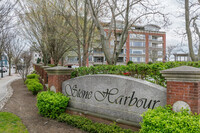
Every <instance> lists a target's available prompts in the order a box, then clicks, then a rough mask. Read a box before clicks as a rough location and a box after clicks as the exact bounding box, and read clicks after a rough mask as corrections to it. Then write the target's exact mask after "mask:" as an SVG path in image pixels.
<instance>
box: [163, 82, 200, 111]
mask: <svg viewBox="0 0 200 133" xmlns="http://www.w3.org/2000/svg"><path fill="white" fill-rule="evenodd" d="M176 101H184V102H186V103H188V104H189V106H190V107H191V111H192V112H193V113H194V112H197V113H200V108H199V107H200V106H199V105H200V82H177V81H168V82H167V104H168V105H173V104H174V103H175V102H176Z"/></svg>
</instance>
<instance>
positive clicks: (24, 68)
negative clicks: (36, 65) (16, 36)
mask: <svg viewBox="0 0 200 133" xmlns="http://www.w3.org/2000/svg"><path fill="white" fill-rule="evenodd" d="M20 58H21V62H20V63H18V70H19V74H20V75H21V77H22V79H23V81H25V80H26V77H27V75H28V74H29V73H30V69H31V58H32V55H31V52H30V51H23V53H22V54H21V55H20Z"/></svg>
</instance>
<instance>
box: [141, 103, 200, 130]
mask: <svg viewBox="0 0 200 133" xmlns="http://www.w3.org/2000/svg"><path fill="white" fill-rule="evenodd" d="M142 117H143V122H142V123H141V130H140V132H141V133H200V115H196V114H195V115H193V114H190V113H188V111H187V110H183V111H182V112H173V111H172V108H171V107H169V106H168V107H167V106H166V107H158V108H156V109H153V110H151V109H149V110H148V111H146V112H145V113H144V114H142Z"/></svg>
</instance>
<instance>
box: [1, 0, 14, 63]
mask: <svg viewBox="0 0 200 133" xmlns="http://www.w3.org/2000/svg"><path fill="white" fill-rule="evenodd" d="M15 5H16V1H13V3H12V2H11V1H10V0H0V60H1V55H2V54H3V47H4V44H3V42H4V40H5V34H4V33H5V32H6V30H8V29H9V28H11V27H12V26H11V24H10V22H11V19H12V17H11V16H10V15H11V12H12V10H13V8H14V6H15Z"/></svg>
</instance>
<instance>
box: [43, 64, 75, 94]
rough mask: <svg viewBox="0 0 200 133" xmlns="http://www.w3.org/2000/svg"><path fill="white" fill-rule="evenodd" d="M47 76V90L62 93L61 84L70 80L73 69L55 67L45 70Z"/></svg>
mask: <svg viewBox="0 0 200 133" xmlns="http://www.w3.org/2000/svg"><path fill="white" fill-rule="evenodd" d="M45 70H46V72H47V74H48V88H50V90H51V91H54V92H62V82H63V81H65V80H68V79H70V78H71V72H73V71H74V69H71V68H67V67H62V66H57V67H52V68H47V69H45Z"/></svg>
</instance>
